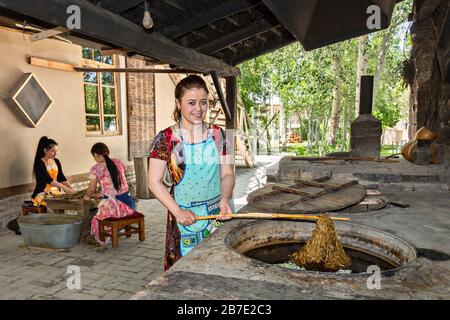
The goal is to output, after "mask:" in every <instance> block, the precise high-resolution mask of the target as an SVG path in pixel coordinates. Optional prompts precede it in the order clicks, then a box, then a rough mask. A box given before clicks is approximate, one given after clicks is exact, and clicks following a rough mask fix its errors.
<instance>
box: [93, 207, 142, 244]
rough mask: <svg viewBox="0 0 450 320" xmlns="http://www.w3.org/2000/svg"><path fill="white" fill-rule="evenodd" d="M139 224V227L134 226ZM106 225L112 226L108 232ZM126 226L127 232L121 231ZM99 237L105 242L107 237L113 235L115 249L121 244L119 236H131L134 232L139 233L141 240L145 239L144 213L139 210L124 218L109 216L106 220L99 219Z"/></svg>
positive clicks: (112, 240)
mask: <svg viewBox="0 0 450 320" xmlns="http://www.w3.org/2000/svg"><path fill="white" fill-rule="evenodd" d="M133 224H137V225H138V226H137V227H134V226H132V225H133ZM105 227H109V228H111V231H110V232H108V231H106V230H105ZM122 228H125V232H119V230H120V229H122ZM98 229H99V238H100V240H101V241H103V242H105V237H111V242H112V247H113V248H114V249H115V248H117V246H118V244H119V241H118V240H119V237H121V236H126V237H127V238H129V237H131V235H132V234H135V233H138V234H139V241H144V240H145V225H144V215H143V214H142V213H139V212H136V211H135V212H134V213H133V214H132V215H129V216H126V217H122V218H107V219H104V220H98Z"/></svg>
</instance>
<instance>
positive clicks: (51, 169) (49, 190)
mask: <svg viewBox="0 0 450 320" xmlns="http://www.w3.org/2000/svg"><path fill="white" fill-rule="evenodd" d="M46 167H47V172H48V174H49V175H50V178H52V180H53V181H55V180H56V178H57V177H58V166H57V165H56V162H55V161H53V163H51V164H49V165H46ZM49 194H50V195H52V196H58V195H61V194H62V192H61V191H60V190H59V188H57V187H53V186H52V185H51V184H48V183H47V185H46V186H45V189H44V191H43V192H41V193H39V194H38V195H37V196H36V197H34V198H33V199H32V201H33V205H34V206H36V207H38V206H47V203H46V202H45V196H46V195H49Z"/></svg>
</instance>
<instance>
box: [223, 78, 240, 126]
mask: <svg viewBox="0 0 450 320" xmlns="http://www.w3.org/2000/svg"><path fill="white" fill-rule="evenodd" d="M225 79H226V99H227V105H228V108H229V110H230V116H231V117H230V119H227V121H226V128H227V129H236V124H237V122H236V107H237V81H236V77H226V78H225Z"/></svg>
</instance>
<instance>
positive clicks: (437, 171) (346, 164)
mask: <svg viewBox="0 0 450 320" xmlns="http://www.w3.org/2000/svg"><path fill="white" fill-rule="evenodd" d="M393 160H397V161H398V162H394V163H385V162H372V161H344V160H333V161H331V160H330V161H326V162H325V161H321V162H310V161H298V160H296V161H293V160H292V157H284V158H283V159H282V160H281V161H280V162H279V164H278V167H279V170H278V171H276V172H273V171H272V172H271V174H270V175H269V174H268V176H267V179H268V181H273V182H275V181H280V180H281V179H283V180H290V179H292V180H294V179H296V178H302V179H314V178H318V177H321V176H325V175H329V176H332V177H333V178H342V179H354V178H358V179H362V180H367V181H368V182H367V183H372V182H377V183H379V182H382V183H404V182H411V183H414V182H416V183H428V182H430V183H441V184H450V163H445V164H441V165H427V166H421V165H417V164H414V163H411V162H409V161H406V160H404V159H393ZM361 183H365V182H364V181H362V182H361Z"/></svg>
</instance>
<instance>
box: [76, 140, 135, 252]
mask: <svg viewBox="0 0 450 320" xmlns="http://www.w3.org/2000/svg"><path fill="white" fill-rule="evenodd" d="M91 154H92V156H93V157H94V159H95V161H96V162H97V164H95V165H94V166H93V167H92V168H91V171H90V176H89V187H88V189H87V192H86V195H85V196H84V199H85V200H89V199H90V198H91V197H92V196H93V194H94V193H95V190H96V188H97V183H98V184H100V187H101V189H102V194H103V200H102V201H100V203H99V204H98V213H97V214H96V215H95V217H94V218H93V219H92V223H91V234H92V235H93V236H94V238H95V240H97V241H98V242H99V243H100V244H102V245H105V244H106V243H103V242H102V241H100V239H99V230H98V220H103V219H106V218H121V217H125V216H128V215H131V214H133V213H134V209H135V208H136V204H135V203H134V200H133V198H132V197H131V195H130V192H129V190H128V184H127V180H126V177H125V170H126V167H125V164H124V163H123V162H122V161H121V160H118V159H111V158H110V157H109V149H108V147H107V146H106V145H105V144H104V143H101V142H99V143H96V144H94V145H93V146H92V149H91Z"/></svg>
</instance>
